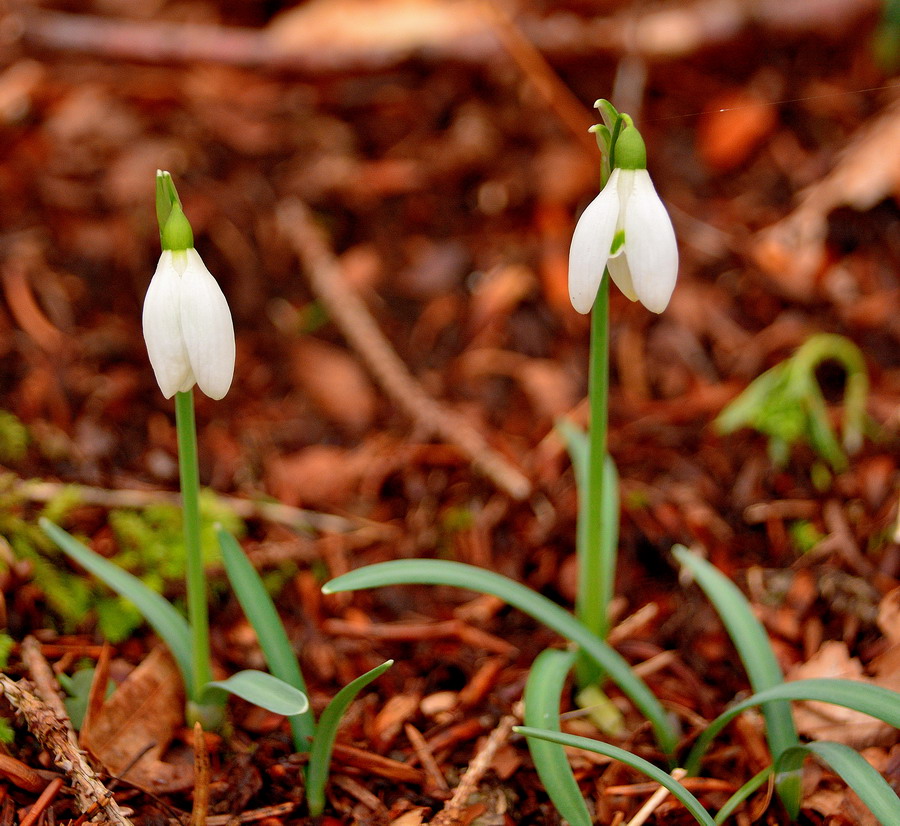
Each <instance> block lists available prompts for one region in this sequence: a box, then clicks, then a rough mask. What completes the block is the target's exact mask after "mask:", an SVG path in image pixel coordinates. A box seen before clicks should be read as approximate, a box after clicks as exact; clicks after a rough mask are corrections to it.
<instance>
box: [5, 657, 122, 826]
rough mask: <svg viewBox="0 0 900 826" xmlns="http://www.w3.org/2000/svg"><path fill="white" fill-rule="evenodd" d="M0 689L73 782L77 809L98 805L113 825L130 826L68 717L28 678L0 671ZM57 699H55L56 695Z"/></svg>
mask: <svg viewBox="0 0 900 826" xmlns="http://www.w3.org/2000/svg"><path fill="white" fill-rule="evenodd" d="M0 690H2V692H3V694H5V695H6V698H7V699H8V700H9V701H10V703H12V704H13V706H15V708H16V710H17V711H18V712H19V713H20V714H21V715H22V716H23V717H24V718H25V722H26V723H27V725H28V728H29V729H30V731H31V733H32V734H34V736H35V737H36V738H37V739H38V740H39V741H40V743H41V745H42V746H43V747H44V748H45V749H46V750H47V751H48V752H49V753H50V755H51V757H52V758H53V762H54V763H55V764H56V765H57V766H59V767H60V768H61V769H62V770H63V771H64V772H66V775H67V776H68V778H69V780H70V781H71V783H72V787H73V788H74V789H75V797H76V801H77V804H78V808H79V809H80V810H81V811H82V812H88V811H91V810H95V809H97V808H101V809H102V810H103V811H104V812H105V814H106V817H107V818H108V819H109V821H110V823H113V824H115V826H133V824H132V823H131V821H130V820H129V819H128V818H127V817H125V815H124V814H123V813H122V810H121V809H120V808H119V804H118V803H116V801H115V799H114V798H113V796H112V795H111V794H110V792H109V791H108V790H107V788H106V787H105V786H104V785H103V784H102V783H101V782H100V781H99V780H98V779H97V775H96V774H95V773H94V770H93V769H92V768H91V767H90V766H89V765H88V764H87V762H86V761H85V759H84V755H83V754H82V752H81V750H80V749H79V748H78V745H77V743H76V742H75V734H74V732H73V731H72V727H71V723H70V722H69V718H68V717H60V716H59V715H58V714H56V713H55V712H54V711H53V709H52V708H50V706H48V705H47V703H45V702H43V701H41V700H40V699H39V698H38V697H36V696H35V694H34V693H33V692H32V686H31V684H30V683H29V682H28V681H27V680H19V681H18V682H15V681H14V680H11V679H10V678H9V677H7V676H6V675H5V674H0ZM57 699H58V698H57Z"/></svg>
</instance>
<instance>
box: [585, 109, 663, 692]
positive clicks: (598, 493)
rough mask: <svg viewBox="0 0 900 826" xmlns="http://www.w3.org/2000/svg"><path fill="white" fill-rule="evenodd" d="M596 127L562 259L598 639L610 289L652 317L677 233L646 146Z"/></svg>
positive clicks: (608, 475) (609, 578)
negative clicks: (581, 369) (589, 189)
mask: <svg viewBox="0 0 900 826" xmlns="http://www.w3.org/2000/svg"><path fill="white" fill-rule="evenodd" d="M595 106H596V107H597V108H598V109H599V110H600V113H601V116H602V118H603V121H604V122H603V123H602V124H597V125H596V126H595V127H594V128H593V131H594V133H595V135H596V137H597V143H598V145H599V147H600V150H601V153H602V155H603V166H602V172H601V177H602V182H601V183H602V185H601V191H600V194H599V195H598V196H597V197H596V198H595V199H594V200H593V201H592V202H591V204H590V205H589V206H588V207H587V209H586V210H585V211H584V213H583V214H582V216H581V218H580V219H579V221H578V224H577V226H576V228H575V232H574V234H573V237H572V246H571V250H570V253H569V293H570V296H571V299H572V305H573V307H574V308H575V309H576V310H577V311H578V312H580V313H591V345H590V347H591V349H590V366H589V375H588V397H589V399H590V426H589V432H588V471H587V484H586V489H585V491H584V493H583V495H584V497H585V501H586V507H585V508H583V510H582V514H583V519H584V520H585V527H584V531H583V533H582V534H581V536H582V541H580V542H579V543H578V594H577V598H576V615H577V616H578V618H579V619H580V620H581V621H582V622H583V623H584V624H585V625H586V626H587V627H588V628H589V629H590V630H591V631H593V632H594V633H595V634H596V635H597V636H598V637H599V638H600V639H604V638H605V637H606V635H607V632H608V630H609V617H608V610H609V604H610V601H611V600H612V596H613V593H614V586H615V572H616V551H617V547H616V546H617V542H618V491H617V490H615V489H614V488H615V486H616V484H617V482H616V474H615V467H614V465H613V464H612V461H611V459H610V458H609V456H608V454H607V429H608V403H609V279H610V278H612V280H613V281H614V282H615V283H616V285H617V286H618V287H619V288H620V290H621V291H622V292H623V293H625V295H626V296H627V297H628V298H630V299H631V300H632V301H636V300H639V301H641V303H643V304H644V305H645V306H646V307H647V308H648V309H650V310H652V311H653V312H657V313H658V312H662V310H663V309H665V307H666V305H667V304H668V302H669V298H670V296H671V294H672V290H673V288H674V286H675V278H676V275H677V271H678V248H677V245H676V242H675V233H674V231H673V229H672V224H671V221H670V220H669V217H668V214H667V213H666V210H665V207H664V206H663V205H662V202H661V201H660V200H659V196H657V194H656V190H655V189H654V187H653V184H652V182H651V181H650V176H649V174H648V173H647V169H646V166H647V154H646V148H645V146H644V141H643V138H642V137H641V135H640V133H639V132H638V130H637V129H636V128H635V127H634V124H633V123H632V121H631V118H630V117H629V116H628V115H621V114H619V113H618V112H617V111H616V110H615V109H614V108H613V106H612V105H611V104H610V103H609V102H608V101H603V100H601V101H597V103H596V104H595ZM576 668H577V673H578V682H579V684H580V685H581V686H582V687H584V686H587V685H589V684H591V683H593V682H595V681H596V680H597V679H598V678H599V676H600V672H599V669H598V668H597V666H596V665H595V664H594V663H591V662H589V661H588V660H587V659H586V658H585V657H584V656H581V657H579V659H578V661H577V664H576Z"/></svg>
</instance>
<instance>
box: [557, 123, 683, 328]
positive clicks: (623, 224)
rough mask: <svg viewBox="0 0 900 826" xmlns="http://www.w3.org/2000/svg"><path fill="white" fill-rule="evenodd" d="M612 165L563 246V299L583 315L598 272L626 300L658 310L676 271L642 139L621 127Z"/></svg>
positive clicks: (669, 235) (669, 225)
mask: <svg viewBox="0 0 900 826" xmlns="http://www.w3.org/2000/svg"><path fill="white" fill-rule="evenodd" d="M614 164H615V168H614V169H613V170H612V174H610V176H609V180H608V181H607V183H606V186H605V187H603V190H602V191H601V192H600V194H599V195H598V196H597V197H596V198H594V200H593V201H592V202H591V203H590V204H589V206H588V207H587V209H585V211H584V212H583V213H582V215H581V218H580V219H579V220H578V224H577V226H576V227H575V233H574V234H573V236H572V246H571V248H570V250H569V297H570V298H571V299H572V306H573V307H574V308H575V309H576V310H577V311H578V312H579V313H589V312H590V310H591V307H593V305H594V299H595V298H596V297H597V290H598V289H599V287H600V282H601V281H602V279H603V272H604V269H605V268H606V267H609V274H610V275H611V276H612V280H613V281H614V282H615V283H616V285H617V286H618V288H619V289H620V290H621V291H622V292H623V293H625V295H626V296H628V298H630V299H631V300H632V301H640V302H641V304H643V305H644V306H645V307H646V308H647V309H648V310H651V311H653V312H654V313H661V312H662V311H663V310H664V309H665V308H666V306H667V305H668V303H669V298H670V297H671V295H672V290H673V289H674V288H675V277H676V276H677V274H678V245H677V244H676V242H675V231H674V230H673V229H672V222H671V220H670V219H669V215H668V213H667V212H666V208H665V207H664V206H663V203H662V201H661V200H660V199H659V196H658V195H657V194H656V190H655V189H654V187H653V182H652V181H651V180H650V175H649V173H648V172H647V168H646V167H647V156H646V150H645V149H644V141H643V139H642V138H641V136H640V133H639V132H638V130H637V129H635V128H634V127H633V126H626V127H625V128H624V129H623V130H622V132H621V134H620V136H619V138H618V140H617V141H616V144H615V161H614Z"/></svg>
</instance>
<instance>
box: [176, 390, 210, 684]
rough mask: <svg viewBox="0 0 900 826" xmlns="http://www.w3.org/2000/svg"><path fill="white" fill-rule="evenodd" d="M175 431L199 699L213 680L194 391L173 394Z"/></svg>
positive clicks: (188, 594) (192, 650)
mask: <svg viewBox="0 0 900 826" xmlns="http://www.w3.org/2000/svg"><path fill="white" fill-rule="evenodd" d="M175 429H176V432H177V435H178V473H179V477H180V483H181V508H182V521H183V528H184V548H185V554H186V557H185V580H186V581H185V585H186V589H187V609H188V623H189V624H190V627H191V657H192V659H193V664H194V669H193V679H194V685H193V687H192V690H191V691H190V692H189V693H190V694H192V695H193V696H194V697H200V694H201V692H202V690H203V686H205V685H206V684H207V683H208V682H210V681H211V680H212V671H211V668H210V664H209V662H210V648H209V617H208V615H207V605H206V577H205V575H204V572H203V552H202V548H201V544H200V468H199V463H198V460H197V427H196V423H195V420H194V393H193V390H188V391H186V392H183V393H176V394H175Z"/></svg>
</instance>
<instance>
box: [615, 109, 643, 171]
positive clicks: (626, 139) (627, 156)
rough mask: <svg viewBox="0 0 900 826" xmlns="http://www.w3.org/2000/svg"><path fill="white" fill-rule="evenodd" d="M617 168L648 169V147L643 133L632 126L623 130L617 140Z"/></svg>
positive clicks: (629, 125)
mask: <svg viewBox="0 0 900 826" xmlns="http://www.w3.org/2000/svg"><path fill="white" fill-rule="evenodd" d="M629 120H630V118H629ZM616 166H617V167H618V168H619V169H646V168H647V147H646V146H645V145H644V139H643V138H642V137H641V133H640V132H638V130H637V129H636V128H635V127H634V126H632V125H631V124H628V125H627V126H625V128H624V129H622V131H621V132H620V133H619V137H618V139H617V140H616Z"/></svg>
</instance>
